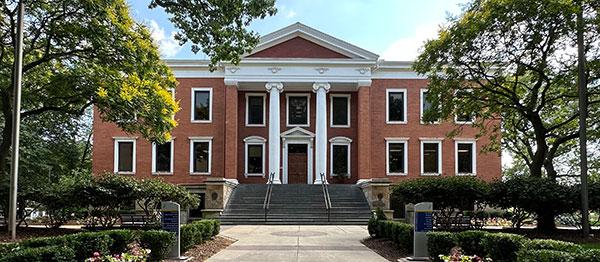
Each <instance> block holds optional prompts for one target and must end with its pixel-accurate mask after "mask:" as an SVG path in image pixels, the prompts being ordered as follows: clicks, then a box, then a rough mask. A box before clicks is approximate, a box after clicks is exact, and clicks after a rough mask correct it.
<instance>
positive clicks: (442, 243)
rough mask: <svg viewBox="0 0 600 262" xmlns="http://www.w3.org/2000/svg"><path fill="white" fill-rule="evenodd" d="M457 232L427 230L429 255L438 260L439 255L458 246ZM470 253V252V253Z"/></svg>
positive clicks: (446, 253) (445, 253) (447, 252)
mask: <svg viewBox="0 0 600 262" xmlns="http://www.w3.org/2000/svg"><path fill="white" fill-rule="evenodd" d="M456 242H457V239H456V234H455V233H450V232H427V251H428V252H429V256H430V257H431V258H432V259H433V260H435V261H438V260H439V258H438V256H439V255H448V254H450V250H451V249H452V248H453V247H455V246H456ZM469 255H470V254H469Z"/></svg>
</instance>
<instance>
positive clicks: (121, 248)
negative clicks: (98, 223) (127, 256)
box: [102, 229, 135, 254]
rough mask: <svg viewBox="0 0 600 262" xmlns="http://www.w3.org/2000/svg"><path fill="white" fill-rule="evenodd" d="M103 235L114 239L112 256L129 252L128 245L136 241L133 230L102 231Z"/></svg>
mask: <svg viewBox="0 0 600 262" xmlns="http://www.w3.org/2000/svg"><path fill="white" fill-rule="evenodd" d="M102 233H104V234H106V235H108V236H109V237H110V238H112V240H113V243H112V245H111V246H110V247H109V250H110V254H121V253H125V252H127V245H129V244H130V243H132V242H133V241H134V240H135V234H134V233H133V232H132V231H131V230H126V229H114V230H108V231H102Z"/></svg>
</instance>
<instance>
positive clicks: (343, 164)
mask: <svg viewBox="0 0 600 262" xmlns="http://www.w3.org/2000/svg"><path fill="white" fill-rule="evenodd" d="M329 142H330V145H331V147H330V149H329V152H330V156H329V159H330V161H331V162H330V164H329V165H330V167H331V171H330V173H331V175H332V176H345V177H350V157H351V154H350V145H351V143H352V140H351V139H350V138H347V137H334V138H332V139H330V140H329Z"/></svg>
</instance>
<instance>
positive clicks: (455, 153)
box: [454, 139, 477, 176]
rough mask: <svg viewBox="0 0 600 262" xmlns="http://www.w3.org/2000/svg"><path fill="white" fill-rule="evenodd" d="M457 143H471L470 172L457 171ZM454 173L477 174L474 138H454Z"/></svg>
mask: <svg viewBox="0 0 600 262" xmlns="http://www.w3.org/2000/svg"><path fill="white" fill-rule="evenodd" d="M458 144H471V146H472V147H473V148H472V155H471V158H472V159H471V165H472V166H471V168H472V170H473V172H472V173H459V172H458ZM454 173H455V174H456V175H457V176H477V142H476V140H474V139H473V140H470V139H456V140H454Z"/></svg>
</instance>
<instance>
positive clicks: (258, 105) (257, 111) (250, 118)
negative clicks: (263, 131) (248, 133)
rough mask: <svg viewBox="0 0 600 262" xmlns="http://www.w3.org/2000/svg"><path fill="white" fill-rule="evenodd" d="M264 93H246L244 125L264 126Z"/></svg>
mask: <svg viewBox="0 0 600 262" xmlns="http://www.w3.org/2000/svg"><path fill="white" fill-rule="evenodd" d="M265 98H266V96H265V94H247V95H246V125H247V126H265Z"/></svg>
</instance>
